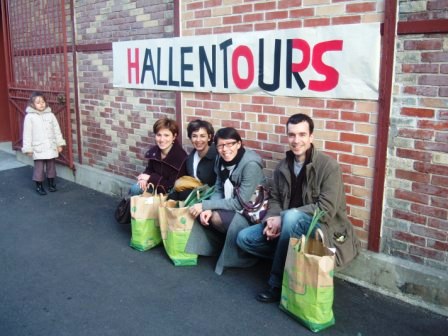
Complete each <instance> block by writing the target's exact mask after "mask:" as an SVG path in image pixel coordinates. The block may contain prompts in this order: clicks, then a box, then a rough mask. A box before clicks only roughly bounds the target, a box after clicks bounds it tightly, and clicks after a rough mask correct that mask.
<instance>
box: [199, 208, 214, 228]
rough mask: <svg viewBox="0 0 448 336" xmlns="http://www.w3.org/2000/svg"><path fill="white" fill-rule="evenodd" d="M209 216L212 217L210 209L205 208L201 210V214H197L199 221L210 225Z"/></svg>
mask: <svg viewBox="0 0 448 336" xmlns="http://www.w3.org/2000/svg"><path fill="white" fill-rule="evenodd" d="M210 217H212V211H211V210H205V211H202V212H201V215H200V216H199V219H200V222H201V224H202V225H204V226H209V225H210V222H209V221H210Z"/></svg>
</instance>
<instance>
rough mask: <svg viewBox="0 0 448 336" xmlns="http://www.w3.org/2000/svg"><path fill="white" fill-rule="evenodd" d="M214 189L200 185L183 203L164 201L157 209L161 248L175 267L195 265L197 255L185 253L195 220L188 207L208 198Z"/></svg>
mask: <svg viewBox="0 0 448 336" xmlns="http://www.w3.org/2000/svg"><path fill="white" fill-rule="evenodd" d="M214 190H215V187H214V186H213V187H209V186H208V185H202V186H199V187H197V188H195V189H193V190H192V191H191V192H190V194H189V195H188V197H187V199H186V200H185V201H184V202H178V201H173V200H168V201H166V202H165V203H164V204H163V205H162V206H160V208H159V224H160V231H161V235H162V241H163V246H164V247H165V251H166V253H167V254H168V256H169V258H170V259H171V261H172V262H173V263H174V265H175V266H194V265H197V262H198V255H197V254H193V253H187V252H185V247H186V246H187V242H188V239H189V238H190V233H191V230H192V228H193V225H194V222H195V218H194V217H193V216H192V215H191V214H190V211H189V207H190V206H192V205H193V204H196V203H199V202H201V201H203V200H204V199H207V198H209V197H210V196H211V195H212V194H213V192H214Z"/></svg>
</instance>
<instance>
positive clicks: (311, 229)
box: [305, 208, 326, 241]
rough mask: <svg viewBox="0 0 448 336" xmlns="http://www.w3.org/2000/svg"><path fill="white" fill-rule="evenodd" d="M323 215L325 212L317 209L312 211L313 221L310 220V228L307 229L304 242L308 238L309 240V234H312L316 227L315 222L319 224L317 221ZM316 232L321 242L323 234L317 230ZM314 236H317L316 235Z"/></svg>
mask: <svg viewBox="0 0 448 336" xmlns="http://www.w3.org/2000/svg"><path fill="white" fill-rule="evenodd" d="M325 213H326V212H325V211H322V210H320V209H319V208H316V210H314V214H313V219H312V220H311V224H310V227H309V228H308V232H307V233H306V238H305V240H306V241H308V238H310V236H311V232H313V230H314V228H315V227H316V225H317V222H319V219H321V218H322V216H323V215H325ZM318 230H319V231H320V232H321V234H322V241H323V236H324V234H323V232H322V230H321V229H318ZM316 235H317V233H316ZM316 237H317V236H316Z"/></svg>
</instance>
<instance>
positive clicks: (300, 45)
mask: <svg viewBox="0 0 448 336" xmlns="http://www.w3.org/2000/svg"><path fill="white" fill-rule="evenodd" d="M292 48H293V49H297V50H300V51H301V52H302V62H300V63H292V65H291V70H292V72H302V71H305V69H306V68H308V65H309V64H310V59H311V49H310V45H309V44H308V42H307V41H305V40H302V39H294V40H292Z"/></svg>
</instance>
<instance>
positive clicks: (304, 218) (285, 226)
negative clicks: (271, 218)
mask: <svg viewBox="0 0 448 336" xmlns="http://www.w3.org/2000/svg"><path fill="white" fill-rule="evenodd" d="M311 220H312V216H310V215H308V214H306V213H304V212H302V211H299V210H297V209H289V210H286V211H284V212H283V213H282V228H281V233H280V236H279V237H278V238H277V239H275V240H273V241H270V240H266V236H265V235H263V229H264V224H257V225H253V226H250V227H248V228H246V229H244V230H242V231H240V233H239V234H238V238H237V244H238V246H239V247H240V248H241V249H242V250H244V251H247V252H249V253H252V254H254V255H256V256H259V257H263V258H270V259H273V261H272V268H271V275H270V277H269V285H270V286H273V287H281V286H282V277H283V269H284V267H285V261H286V254H287V253H288V245H289V238H290V237H301V236H302V234H304V235H305V234H306V233H307V231H308V229H309V227H310V224H311ZM316 227H319V224H317V225H316Z"/></svg>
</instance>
